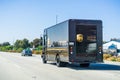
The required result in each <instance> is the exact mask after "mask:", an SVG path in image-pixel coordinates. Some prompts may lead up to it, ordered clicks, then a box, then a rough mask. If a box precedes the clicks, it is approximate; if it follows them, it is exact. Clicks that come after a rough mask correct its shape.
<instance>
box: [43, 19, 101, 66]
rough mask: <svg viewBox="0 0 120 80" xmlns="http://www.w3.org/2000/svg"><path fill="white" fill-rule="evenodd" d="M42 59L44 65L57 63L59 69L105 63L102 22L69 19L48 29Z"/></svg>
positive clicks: (44, 36) (44, 37) (45, 33)
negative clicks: (72, 64)
mask: <svg viewBox="0 0 120 80" xmlns="http://www.w3.org/2000/svg"><path fill="white" fill-rule="evenodd" d="M41 57H42V61H43V63H47V61H55V62H56V65H57V66H58V67H61V66H65V65H66V64H67V63H79V64H80V66H82V67H88V66H89V65H90V63H97V62H103V51H102V21H101V20H80V19H69V20H67V21H64V22H62V23H59V24H56V25H54V26H52V27H49V28H46V29H45V30H44V34H43V52H42V56H41Z"/></svg>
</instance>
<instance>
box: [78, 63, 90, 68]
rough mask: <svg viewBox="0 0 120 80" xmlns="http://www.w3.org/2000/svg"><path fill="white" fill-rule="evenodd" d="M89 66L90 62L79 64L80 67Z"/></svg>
mask: <svg viewBox="0 0 120 80" xmlns="http://www.w3.org/2000/svg"><path fill="white" fill-rule="evenodd" d="M89 66H90V63H83V64H80V67H89Z"/></svg>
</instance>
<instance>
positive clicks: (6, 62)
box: [0, 52, 120, 80]
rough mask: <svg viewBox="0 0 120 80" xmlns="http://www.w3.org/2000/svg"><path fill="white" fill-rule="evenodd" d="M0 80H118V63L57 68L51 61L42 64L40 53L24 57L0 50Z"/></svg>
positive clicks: (119, 65) (119, 64)
mask: <svg viewBox="0 0 120 80" xmlns="http://www.w3.org/2000/svg"><path fill="white" fill-rule="evenodd" d="M0 80H120V63H115V62H105V63H102V64H91V65H90V67H89V68H81V67H79V66H78V65H77V64H76V65H67V67H61V68H59V67H56V65H55V64H54V63H51V62H49V63H47V64H43V63H42V61H41V58H40V55H33V56H32V57H31V56H30V57H29V56H25V57H24V56H21V55H20V54H18V53H6V52H0Z"/></svg>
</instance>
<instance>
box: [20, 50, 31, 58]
mask: <svg viewBox="0 0 120 80" xmlns="http://www.w3.org/2000/svg"><path fill="white" fill-rule="evenodd" d="M26 55H27V56H32V51H31V49H29V48H27V49H24V50H23V51H22V53H21V56H26Z"/></svg>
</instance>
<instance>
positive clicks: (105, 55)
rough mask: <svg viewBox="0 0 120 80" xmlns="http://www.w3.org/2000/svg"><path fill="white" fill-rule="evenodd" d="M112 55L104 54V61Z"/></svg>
mask: <svg viewBox="0 0 120 80" xmlns="http://www.w3.org/2000/svg"><path fill="white" fill-rule="evenodd" d="M110 57H111V55H110V54H103V59H104V60H106V59H107V58H110Z"/></svg>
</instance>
